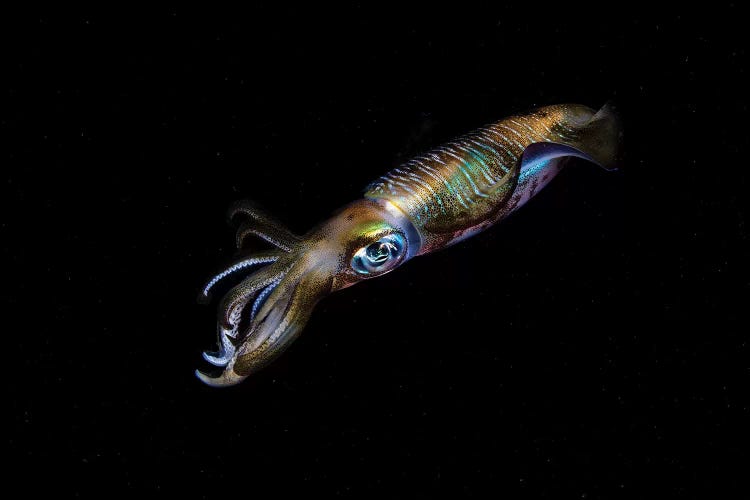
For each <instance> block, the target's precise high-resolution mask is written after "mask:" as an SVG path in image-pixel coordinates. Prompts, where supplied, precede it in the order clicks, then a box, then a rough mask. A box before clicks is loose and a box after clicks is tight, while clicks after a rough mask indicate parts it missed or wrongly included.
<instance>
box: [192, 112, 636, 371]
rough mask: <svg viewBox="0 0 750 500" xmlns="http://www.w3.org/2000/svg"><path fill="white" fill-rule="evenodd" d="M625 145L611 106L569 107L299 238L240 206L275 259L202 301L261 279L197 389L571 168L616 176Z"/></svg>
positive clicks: (232, 297) (532, 118)
mask: <svg viewBox="0 0 750 500" xmlns="http://www.w3.org/2000/svg"><path fill="white" fill-rule="evenodd" d="M620 137H621V129H620V125H619V121H618V119H617V116H616V114H615V113H614V112H613V110H612V108H611V107H610V106H609V105H605V106H604V107H603V108H602V109H600V110H599V111H598V112H595V111H594V110H592V109H590V108H588V107H586V106H582V105H576V104H567V105H555V106H548V107H544V108H539V109H536V110H534V111H531V112H528V113H525V114H520V115H516V116H513V117H510V118H507V119H505V120H502V121H499V122H497V123H494V124H491V125H489V126H486V127H484V128H480V129H478V130H476V131H475V132H472V133H470V134H467V135H465V136H462V137H460V138H458V139H456V140H454V141H452V142H449V143H447V144H445V145H443V146H441V147H438V148H436V149H433V150H431V151H429V152H427V153H425V154H423V155H421V156H418V157H416V158H414V159H412V160H410V161H408V162H407V163H405V164H403V165H401V166H399V167H398V168H395V169H393V170H392V171H391V172H389V173H388V174H386V175H385V176H383V177H381V178H380V179H378V180H377V181H375V182H374V183H372V184H371V185H370V186H369V187H368V188H367V191H366V193H365V196H364V199H361V200H358V201H355V202H354V203H351V204H350V205H348V206H346V207H344V208H343V209H341V210H340V211H339V212H338V213H336V214H335V215H334V216H333V217H332V218H331V219H329V220H328V221H326V222H324V223H323V224H321V225H320V226H318V227H316V228H315V229H313V230H311V231H310V232H309V233H307V234H306V235H304V236H303V237H299V236H297V235H294V234H292V233H291V232H289V231H288V230H286V229H285V228H284V226H283V225H281V224H280V223H278V222H277V221H274V220H273V219H271V218H270V217H269V216H268V215H266V214H264V213H262V212H260V211H259V210H258V209H257V208H255V207H254V206H253V205H252V204H250V203H248V202H239V203H237V204H236V205H235V206H234V207H233V208H232V210H231V211H230V216H231V217H234V216H239V215H242V216H244V217H245V219H246V220H245V222H244V223H243V224H242V225H241V226H240V228H239V230H238V234H237V246H238V247H240V248H241V247H242V243H243V241H244V239H245V237H247V236H249V235H255V236H258V237H260V238H263V239H265V240H266V241H268V242H270V243H271V244H272V245H274V246H275V247H277V250H272V251H268V252H261V253H256V254H252V255H248V256H245V257H244V258H242V259H240V260H238V261H236V262H235V263H233V264H232V265H231V266H229V267H228V268H227V269H226V270H224V271H223V272H221V273H219V274H218V275H217V276H215V277H214V278H213V279H211V281H209V283H208V284H207V285H206V287H205V288H204V289H203V292H202V297H203V298H204V299H206V298H208V296H209V293H210V291H211V289H212V288H213V287H214V285H216V284H217V283H218V282H219V281H221V280H222V279H223V278H224V277H226V276H229V275H234V274H238V273H242V272H247V271H249V270H251V269H252V270H254V272H252V274H249V276H248V277H247V278H245V279H244V280H243V281H241V282H240V283H239V284H238V285H237V286H235V287H234V288H233V289H231V290H230V291H229V292H228V293H227V294H226V295H225V296H224V299H223V300H222V302H221V305H220V307H219V321H218V338H219V351H218V352H216V353H204V357H205V359H206V360H207V361H209V362H210V363H212V364H214V365H216V366H219V367H221V368H223V371H222V372H221V373H220V374H219V375H218V376H216V377H211V376H208V375H206V374H204V373H202V372H200V371H199V372H196V373H197V375H198V377H199V378H200V379H201V380H202V381H203V382H205V383H207V384H209V385H212V386H226V385H233V384H235V383H237V382H239V381H241V380H243V379H244V378H246V377H247V376H248V375H250V374H251V373H253V372H255V371H257V370H258V369H260V368H262V367H263V366H265V365H266V364H268V363H269V362H270V361H272V360H273V359H275V358H276V357H277V356H278V355H279V354H280V353H281V352H282V351H283V350H284V349H285V348H286V347H287V346H288V345H289V344H290V343H291V341H292V340H294V339H295V338H296V336H297V335H298V334H299V332H300V331H301V329H302V328H303V326H304V325H305V323H306V322H307V318H308V317H309V316H310V314H311V312H312V310H313V308H314V306H315V304H316V303H317V302H318V301H319V300H320V299H321V298H322V297H324V296H325V295H327V294H329V293H331V292H333V291H335V290H339V289H342V288H346V287H348V286H351V285H353V284H355V283H357V282H359V281H362V280H365V279H369V278H372V277H376V276H380V275H382V274H385V273H387V272H389V271H391V270H393V269H395V268H396V267H398V266H399V265H401V264H403V263H404V262H406V261H407V260H409V259H410V258H412V257H414V256H417V255H422V254H425V253H429V252H432V251H434V250H437V249H440V248H444V247H446V246H448V245H451V244H453V243H456V242H458V241H460V240H462V239H465V238H468V237H470V236H472V235H474V234H476V233H477V232H479V231H482V230H484V229H486V228H487V227H489V226H491V225H493V224H495V223H496V222H498V221H500V220H502V219H503V218H505V217H507V216H508V215H509V214H511V213H512V212H514V211H515V210H517V209H518V208H519V207H521V206H522V205H523V204H524V203H526V202H527V201H528V200H529V199H530V198H531V197H533V196H534V194H536V193H537V192H539V190H540V189H542V188H543V187H544V186H545V185H546V184H547V183H548V182H549V181H550V180H551V179H552V178H553V177H554V176H555V175H557V173H558V172H559V171H560V169H561V168H562V166H563V163H564V162H565V160H566V159H567V158H569V157H571V156H573V157H579V158H583V159H585V160H588V161H591V162H593V163H596V164H598V165H600V166H601V167H603V168H605V169H607V170H612V169H614V168H616V167H617V162H618V158H619V154H618V152H619V146H620ZM264 264H267V265H265V266H264ZM255 268H259V269H257V270H256V269H255Z"/></svg>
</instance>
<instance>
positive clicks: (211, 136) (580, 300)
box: [0, 2, 750, 498]
mask: <svg viewBox="0 0 750 500" xmlns="http://www.w3.org/2000/svg"><path fill="white" fill-rule="evenodd" d="M651 7H652V6H640V7H637V6H634V5H629V6H628V8H627V9H625V8H622V9H620V8H618V7H614V6H611V5H610V6H607V8H606V9H604V7H603V6H599V8H598V10H597V9H593V10H592V9H583V8H578V10H580V11H585V15H584V14H583V13H581V12H578V11H576V12H573V11H571V10H570V8H569V7H567V8H560V9H556V10H552V11H549V10H546V9H545V8H543V7H541V6H539V5H527V6H526V7H523V8H522V7H518V6H507V5H506V6H504V7H502V6H501V7H497V6H496V7H493V8H488V7H486V6H485V7H474V6H469V5H459V4H456V5H453V6H451V7H445V8H439V7H435V6H433V7H430V8H425V9H416V8H414V9H413V10H412V11H409V12H407V11H406V10H405V9H404V7H403V6H402V7H385V6H377V7H376V6H372V7H366V6H350V7H347V8H341V9H332V8H331V9H323V8H322V7H320V6H315V7H310V8H307V9H296V8H291V7H288V8H276V9H273V8H269V7H263V6H257V7H253V8H251V9H248V10H245V11H241V12H240V11H237V12H206V11H205V10H204V9H198V10H187V9H181V8H178V9H171V10H170V9H164V10H158V9H157V10H144V11H132V12H126V11H121V12H114V11H113V12H67V13H65V14H64V15H63V14H59V13H50V12H45V13H37V14H34V15H23V16H22V15H16V14H13V15H6V16H4V20H3V24H4V25H5V29H4V30H3V40H4V41H3V52H4V54H5V57H3V62H2V65H3V72H4V73H5V77H4V78H3V84H2V85H3V99H2V108H1V109H2V116H1V117H0V118H2V122H1V126H2V129H1V132H2V141H3V143H4V144H5V146H3V148H2V149H3V158H4V160H3V169H2V171H3V184H4V185H3V189H2V191H3V194H2V204H3V207H2V213H3V215H2V226H1V227H0V230H1V231H2V243H3V244H2V252H3V259H2V261H3V264H4V267H5V266H7V268H6V271H5V276H6V278H7V279H6V286H5V287H3V290H2V291H0V296H1V297H2V303H3V304H4V306H7V312H6V313H4V318H6V321H5V322H6V327H5V328H4V329H3V330H4V335H3V345H4V347H5V348H4V359H5V362H6V363H7V365H6V370H5V373H6V375H5V379H6V387H7V388H6V396H5V401H6V402H5V406H6V408H7V409H8V411H7V413H9V415H10V417H11V420H12V422H11V425H10V426H9V427H6V428H7V429H9V433H8V436H7V438H6V442H5V443H6V444H5V445H4V448H5V449H6V450H7V451H8V452H9V454H10V456H11V460H12V466H11V467H10V469H9V470H8V471H7V472H8V473H9V474H10V477H11V478H12V479H14V480H17V481H18V484H19V485H22V486H23V487H24V488H25V489H26V491H32V490H37V489H49V490H50V491H52V492H54V493H56V494H57V495H58V496H62V497H71V496H76V495H78V496H88V495H94V496H100V495H101V494H105V493H106V494H107V495H111V494H123V495H126V496H134V495H135V494H145V493H149V494H159V493H161V494H163V495H164V496H173V495H174V494H176V493H182V494H186V495H187V496H188V497H205V498H214V497H220V496H221V497H224V496H226V495H229V494H231V495H234V494H239V495H242V496H247V497H252V496H253V495H257V494H265V493H261V492H262V491H265V490H269V491H271V492H273V494H276V495H277V494H282V493H285V492H289V491H297V492H298V493H299V494H305V495H309V494H314V493H323V494H324V495H325V497H330V496H338V495H344V496H347V495H351V496H355V497H358V496H361V495H363V494H365V493H368V492H369V493H374V494H377V495H379V496H381V497H395V496H409V497H411V496H415V495H416V496H420V495H425V496H434V495H435V494H436V493H439V492H442V493H446V492H448V493H453V494H455V495H458V496H465V495H468V494H475V495H478V494H482V492H485V491H488V489H489V491H491V492H494V493H495V494H497V495H500V496H503V497H508V498H513V497H518V496H527V497H534V498H645V497H651V496H659V497H660V498H672V497H684V498H690V497H696V496H703V495H704V494H707V493H708V492H713V493H715V491H716V489H717V488H722V489H728V490H731V491H733V492H734V493H735V494H737V495H740V493H739V490H740V489H742V488H743V487H744V485H745V483H746V480H745V478H744V477H743V475H746V473H747V467H748V461H747V454H748V452H747V444H748V443H747V441H746V440H745V439H744V438H743V435H742V434H743V433H742V431H743V429H744V428H745V427H746V426H747V422H748V417H750V410H749V408H750V398H748V392H747V382H748V380H747V378H748V355H749V354H750V353H749V352H748V344H747V324H746V321H745V313H746V308H747V299H748V274H747V257H748V245H747V242H748V228H747V226H746V223H747V220H746V215H745V213H744V212H743V210H742V208H743V205H744V201H743V200H744V197H745V193H746V191H747V188H748V180H747V179H748V174H747V157H746V156H743V153H744V152H745V151H746V147H745V145H746V143H747V129H746V127H745V126H744V124H741V120H743V121H744V120H745V119H746V114H747V97H746V88H747V83H748V82H747V77H746V76H747V75H746V71H747V50H746V45H745V42H744V41H745V34H744V30H745V27H744V25H743V22H742V16H740V14H739V12H738V9H737V8H734V7H732V6H731V5H722V4H720V3H718V2H717V3H714V4H712V5H710V6H707V8H706V11H702V12H697V11H696V12H684V11H680V10H674V11H665V12H654V11H653V9H652V8H651ZM610 99H612V100H614V101H615V102H616V103H617V105H618V107H619V109H620V110H621V112H622V115H623V119H624V123H625V127H626V138H627V147H626V154H627V162H626V168H624V169H623V170H621V171H619V172H617V173H614V174H610V173H607V172H604V171H601V170H599V169H597V168H595V167H594V166H592V165H588V164H585V163H583V162H579V163H576V164H575V165H572V166H571V167H570V168H569V169H567V170H566V171H564V172H563V174H561V175H560V176H559V177H558V178H557V179H556V180H555V181H554V182H553V183H552V184H551V185H550V186H549V187H547V188H546V189H545V191H543V192H542V193H541V194H539V195H538V196H537V197H536V198H535V199H534V200H533V201H532V202H531V203H529V204H528V205H527V206H526V207H524V208H523V209H522V210H521V211H520V212H519V213H517V214H516V215H514V216H513V217H512V218H510V219H509V220H507V221H505V222H504V223H502V224H501V225H499V226H498V227H495V228H492V229H491V230H489V231H487V232H485V233H483V234H481V235H478V236H476V237H474V238H472V239H470V240H468V241H465V242H463V243H461V244H459V245H457V246H455V247H453V248H451V249H448V250H445V251H443V252H438V253H435V254H433V255H430V256H427V257H422V258H418V259H415V260H413V261H411V262H410V263H409V264H408V265H406V266H404V267H403V268H401V269H399V270H398V271H397V272H394V273H391V274H389V275H387V276H385V277H383V278H380V279H376V280H372V281H370V282H367V283H365V284H360V285H358V286H356V287H354V288H351V289H347V290H345V291H343V292H340V293H337V294H334V295H332V296H330V297H329V298H327V299H326V300H325V301H323V302H322V303H321V304H320V305H319V306H318V308H317V309H316V312H315V314H314V315H313V317H312V319H311V321H310V322H309V324H308V326H307V328H306V330H305V333H304V334H303V335H302V337H301V338H300V339H299V340H298V341H297V342H296V343H295V344H294V345H293V346H292V348H290V349H289V351H287V353H286V354H285V355H284V356H282V357H281V358H280V359H279V360H278V361H277V362H275V363H274V364H273V365H272V366H270V367H269V368H267V369H266V370H264V371H263V372H262V373H259V374H258V375H256V376H253V377H251V378H250V379H248V380H247V381H245V382H244V383H243V384H241V385H239V386H237V387H235V388H231V389H227V390H215V389H210V388H207V387H204V386H202V385H201V384H200V383H199V382H198V381H197V380H196V379H195V378H194V376H193V370H194V369H195V368H196V367H205V364H204V363H203V362H202V360H201V359H200V352H201V351H202V350H204V349H212V348H213V347H214V342H215V333H214V332H215V326H214V320H215V311H214V306H212V307H208V308H207V307H203V306H199V305H198V304H196V302H195V296H196V292H197V291H198V289H199V287H200V286H201V285H202V284H203V282H204V280H205V279H206V278H207V277H208V276H210V274H211V273H212V272H214V271H215V270H217V269H219V268H220V267H221V265H223V264H224V263H226V262H228V261H229V260H230V258H231V257H232V255H233V252H234V250H233V248H232V242H233V231H232V228H230V227H229V226H228V225H227V224H226V222H225V219H224V216H225V210H226V208H227V207H228V205H229V204H230V202H231V201H233V200H236V199H241V198H251V199H253V200H255V201H257V202H258V203H260V204H261V205H262V206H264V207H265V208H266V209H268V211H270V212H272V213H273V214H275V215H276V216H277V217H279V218H280V219H281V220H283V221H285V222H286V223H287V224H288V225H289V226H290V227H291V228H292V229H293V230H295V231H297V232H304V231H305V230H307V229H308V228H309V227H311V226H312V225H314V224H316V223H318V222H319V221H321V220H322V219H324V218H325V217H327V216H328V215H329V214H330V213H331V212H332V211H333V210H335V209H336V208H338V207H340V206H342V205H344V204H345V203H348V202H349V201H351V200H354V199H356V198H358V197H359V196H360V195H361V192H362V189H363V187H364V186H365V185H366V184H367V183H368V182H369V181H371V180H373V179H374V178H376V177H377V176H378V175H380V174H382V173H384V172H386V171H387V170H388V169H389V168H391V167H393V166H395V165H396V164H398V163H399V162H400V161H402V160H404V159H406V158H408V157H409V156H410V155H412V154H415V153H417V152H419V151H421V150H423V149H425V148H429V147H431V146H434V145H437V144H439V143H440V142H441V141H444V140H446V139H449V138H451V137H452V136H454V135H457V134H460V133H463V132H467V131H469V130H471V129H473V128H475V127H478V126H481V125H483V124H485V123H487V122H490V121H493V120H497V119H500V118H502V117H505V116H507V115H508V114H511V113H513V112H516V111H520V110H524V109H527V108H530V107H533V106H537V105H546V104H553V103H559V102H580V103H584V104H587V105H589V106H592V107H598V106H600V105H602V104H603V103H604V102H605V101H607V100H610ZM12 482H15V481H12Z"/></svg>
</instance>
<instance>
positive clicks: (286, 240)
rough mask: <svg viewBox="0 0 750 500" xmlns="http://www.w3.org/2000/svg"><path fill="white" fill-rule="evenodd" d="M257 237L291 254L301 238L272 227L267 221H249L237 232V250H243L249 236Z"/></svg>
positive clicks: (277, 227) (280, 228) (282, 229)
mask: <svg viewBox="0 0 750 500" xmlns="http://www.w3.org/2000/svg"><path fill="white" fill-rule="evenodd" d="M251 235H253V236H257V237H258V238H261V239H263V240H266V241H267V242H269V243H270V244H272V245H274V246H276V247H278V248H280V249H281V250H283V251H285V252H291V251H292V249H293V248H294V247H295V246H296V245H297V244H299V242H300V238H298V237H297V236H296V235H293V234H292V233H290V232H289V231H287V230H286V229H284V228H282V227H279V226H272V225H270V224H268V223H267V222H265V221H257V220H248V221H245V222H243V223H242V225H241V226H240V228H239V229H238V230H237V248H242V245H243V243H244V242H245V239H246V238H247V237H248V236H251Z"/></svg>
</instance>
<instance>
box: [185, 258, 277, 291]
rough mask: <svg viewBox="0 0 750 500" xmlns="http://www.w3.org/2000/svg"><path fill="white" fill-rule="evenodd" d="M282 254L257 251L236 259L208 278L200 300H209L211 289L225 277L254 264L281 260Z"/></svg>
mask: <svg viewBox="0 0 750 500" xmlns="http://www.w3.org/2000/svg"><path fill="white" fill-rule="evenodd" d="M281 255H282V254H279V252H277V251H275V250H271V251H267V252H256V253H253V254H251V255H245V256H244V257H241V258H239V259H237V260H235V261H234V262H232V263H231V264H230V265H229V266H227V267H225V268H224V270H223V271H221V272H220V273H217V274H215V275H214V276H213V277H212V278H211V279H210V280H208V282H207V283H206V285H205V286H204V287H203V289H202V290H201V293H200V295H199V296H198V301H199V302H208V301H209V300H210V298H211V289H212V288H213V287H214V286H216V285H217V284H218V283H219V282H221V281H222V280H224V278H227V277H229V276H233V275H235V274H237V273H238V272H240V271H243V270H246V269H248V268H251V267H253V266H257V265H260V264H270V263H272V262H276V261H277V260H279V257H280V256H281Z"/></svg>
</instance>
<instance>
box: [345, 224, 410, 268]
mask: <svg viewBox="0 0 750 500" xmlns="http://www.w3.org/2000/svg"><path fill="white" fill-rule="evenodd" d="M405 250H406V239H405V238H404V237H403V236H402V235H401V234H398V233H394V234H389V235H388V236H384V237H382V238H380V239H379V240H377V241H375V242H373V243H370V244H369V245H367V246H366V247H362V248H360V249H359V250H357V252H356V253H355V254H354V257H352V269H354V270H355V271H356V272H357V273H359V274H362V275H370V274H372V275H374V274H382V273H384V272H386V271H390V270H391V269H393V268H395V267H396V266H397V265H398V264H399V263H400V262H401V261H402V260H403V258H404V255H405Z"/></svg>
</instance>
